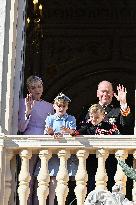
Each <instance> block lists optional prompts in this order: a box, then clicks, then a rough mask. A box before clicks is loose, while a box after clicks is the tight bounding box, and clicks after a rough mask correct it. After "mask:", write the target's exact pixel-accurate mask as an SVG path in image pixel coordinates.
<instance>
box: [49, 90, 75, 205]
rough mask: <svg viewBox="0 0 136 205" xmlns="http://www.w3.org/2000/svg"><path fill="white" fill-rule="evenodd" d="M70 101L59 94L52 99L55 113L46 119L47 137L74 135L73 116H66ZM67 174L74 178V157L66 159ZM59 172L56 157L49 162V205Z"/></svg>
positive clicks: (50, 204)
mask: <svg viewBox="0 0 136 205" xmlns="http://www.w3.org/2000/svg"><path fill="white" fill-rule="evenodd" d="M69 102H71V100H70V99H69V98H68V97H67V96H66V95H64V94H63V93H60V94H59V95H58V96H57V97H56V98H55V99H54V104H53V107H54V110H55V111H56V113H55V114H54V115H49V116H48V117H47V118H46V129H45V133H46V134H49V135H54V136H55V138H56V137H58V138H59V137H62V136H63V134H70V135H72V136H73V135H75V134H76V119H75V117H74V116H71V115H68V114H67V110H68V105H69ZM67 164H68V166H67V168H68V173H69V176H75V174H76V172H77V167H78V159H77V157H76V156H75V155H71V157H70V158H69V159H68V163H67ZM58 170H59V159H58V157H57V155H53V157H52V158H51V159H50V160H49V173H50V176H51V177H50V187H49V193H50V194H49V205H52V204H54V199H55V188H56V175H57V173H58Z"/></svg>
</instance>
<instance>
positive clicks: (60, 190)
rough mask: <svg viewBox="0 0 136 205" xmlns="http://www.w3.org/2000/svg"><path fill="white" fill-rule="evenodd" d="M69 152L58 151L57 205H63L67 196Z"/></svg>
mask: <svg viewBox="0 0 136 205" xmlns="http://www.w3.org/2000/svg"><path fill="white" fill-rule="evenodd" d="M69 156H70V155H69V152H68V151H67V150H60V151H59V152H58V157H59V158H60V166H59V171H58V174H57V177H56V179H57V187H56V190H55V191H56V196H57V200H58V205H65V201H66V197H67V195H68V191H69V189H68V179H69V176H68V171H67V159H68V158H69Z"/></svg>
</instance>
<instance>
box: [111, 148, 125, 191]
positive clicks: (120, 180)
mask: <svg viewBox="0 0 136 205" xmlns="http://www.w3.org/2000/svg"><path fill="white" fill-rule="evenodd" d="M115 157H116V159H117V160H118V159H119V160H122V161H125V159H126V158H127V157H128V153H127V151H126V150H118V151H117V152H116V153H115ZM114 180H115V184H116V185H122V192H123V193H124V194H126V181H127V176H126V175H125V174H124V172H123V171H122V168H121V166H120V165H119V164H117V171H116V174H115V176H114Z"/></svg>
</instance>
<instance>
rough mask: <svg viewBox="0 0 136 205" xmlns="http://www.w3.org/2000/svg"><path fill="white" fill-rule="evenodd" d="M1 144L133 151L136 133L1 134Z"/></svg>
mask: <svg viewBox="0 0 136 205" xmlns="http://www.w3.org/2000/svg"><path fill="white" fill-rule="evenodd" d="M0 146H3V147H5V148H7V149H15V150H18V149H22V148H32V149H33V150H37V149H41V148H44V149H45V148H51V149H59V148H67V149H68V148H69V149H70V150H77V149H79V148H81V149H82V148H85V149H88V150H89V151H90V150H96V149H109V150H110V152H111V150H116V149H127V150H130V151H131V152H132V150H135V149H136V136H135V135H112V136H111V135H109V136H108V135H104V136H100V135H79V136H76V137H71V136H68V135H64V136H63V138H59V139H54V137H53V136H49V135H3V134H1V135H0Z"/></svg>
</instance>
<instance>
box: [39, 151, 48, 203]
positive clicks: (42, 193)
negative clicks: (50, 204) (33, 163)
mask: <svg viewBox="0 0 136 205" xmlns="http://www.w3.org/2000/svg"><path fill="white" fill-rule="evenodd" d="M39 157H40V159H41V168H40V172H39V175H38V177H37V179H38V189H37V195H38V200H39V205H46V199H47V196H48V194H49V181H50V176H49V171H48V160H49V159H50V157H51V152H50V151H49V150H41V151H40V153H39Z"/></svg>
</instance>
